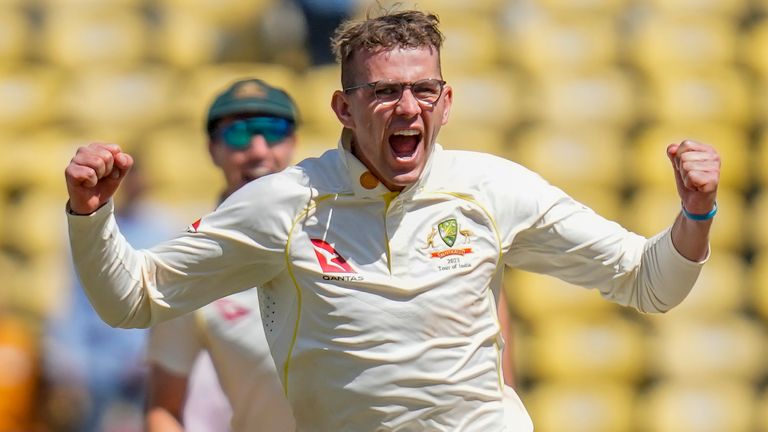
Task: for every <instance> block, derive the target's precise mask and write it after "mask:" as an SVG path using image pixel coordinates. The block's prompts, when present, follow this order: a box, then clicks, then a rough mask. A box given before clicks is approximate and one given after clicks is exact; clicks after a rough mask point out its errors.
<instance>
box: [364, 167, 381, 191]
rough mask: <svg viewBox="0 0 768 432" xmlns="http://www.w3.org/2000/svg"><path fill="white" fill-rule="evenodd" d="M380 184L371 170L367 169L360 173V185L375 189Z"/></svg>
mask: <svg viewBox="0 0 768 432" xmlns="http://www.w3.org/2000/svg"><path fill="white" fill-rule="evenodd" d="M378 185H379V179H377V178H376V176H375V175H373V174H371V172H370V171H366V172H364V173H363V174H361V175H360V186H362V187H364V188H366V189H373V188H375V187H376V186H378Z"/></svg>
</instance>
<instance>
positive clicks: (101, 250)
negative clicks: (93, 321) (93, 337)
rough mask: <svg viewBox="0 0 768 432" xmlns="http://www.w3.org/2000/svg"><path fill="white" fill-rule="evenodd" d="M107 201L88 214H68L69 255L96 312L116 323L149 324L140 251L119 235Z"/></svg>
mask: <svg viewBox="0 0 768 432" xmlns="http://www.w3.org/2000/svg"><path fill="white" fill-rule="evenodd" d="M112 211H113V205H112V203H111V202H110V203H108V204H107V205H105V206H103V207H102V208H100V209H99V210H98V211H96V212H95V213H93V214H92V215H90V216H74V215H69V216H68V221H69V234H70V245H71V248H72V257H73V261H74V264H75V268H76V270H77V273H78V276H79V277H80V281H81V282H82V285H83V289H84V290H85V292H86V294H87V296H88V299H89V300H90V302H91V304H92V305H93V307H94V309H95V310H96V312H98V314H99V316H100V317H101V318H102V319H103V320H104V321H105V322H106V323H108V324H109V325H111V326H115V327H118V326H120V327H145V326H147V325H149V322H150V313H149V311H148V309H149V308H148V307H140V306H141V305H140V303H141V302H146V301H147V296H146V294H144V291H143V290H142V289H141V286H140V284H141V282H142V281H144V280H145V279H146V278H145V277H144V276H143V274H142V273H143V270H142V265H141V263H140V260H141V259H142V258H141V255H140V254H138V253H137V252H136V251H134V250H133V249H132V248H131V247H130V245H129V244H128V242H127V241H126V240H125V239H124V238H123V237H122V235H121V234H120V232H119V231H118V229H117V227H116V222H115V219H114V217H113V215H112Z"/></svg>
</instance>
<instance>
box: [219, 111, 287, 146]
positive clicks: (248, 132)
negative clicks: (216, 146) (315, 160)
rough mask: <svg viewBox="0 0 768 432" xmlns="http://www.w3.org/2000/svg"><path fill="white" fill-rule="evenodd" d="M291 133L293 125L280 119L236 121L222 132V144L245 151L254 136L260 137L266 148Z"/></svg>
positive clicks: (255, 118)
mask: <svg viewBox="0 0 768 432" xmlns="http://www.w3.org/2000/svg"><path fill="white" fill-rule="evenodd" d="M291 133H293V123H292V122H291V121H290V120H288V119H284V118H280V117H252V118H248V119H243V120H237V121H234V122H232V123H231V124H230V125H229V126H227V127H226V128H225V129H224V130H223V132H222V138H224V142H225V143H226V144H227V145H228V146H229V147H230V148H232V149H234V150H245V149H247V148H248V147H249V146H250V144H251V139H253V136H254V135H261V136H262V137H264V141H266V142H267V145H268V146H270V147H271V146H274V145H277V144H279V143H280V142H282V141H283V140H284V139H286V138H287V137H288V136H289V135H290V134H291Z"/></svg>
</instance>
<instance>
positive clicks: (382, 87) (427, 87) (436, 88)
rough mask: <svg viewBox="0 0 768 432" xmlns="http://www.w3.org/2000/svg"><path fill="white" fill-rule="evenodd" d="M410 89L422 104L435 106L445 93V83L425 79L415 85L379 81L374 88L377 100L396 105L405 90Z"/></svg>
mask: <svg viewBox="0 0 768 432" xmlns="http://www.w3.org/2000/svg"><path fill="white" fill-rule="evenodd" d="M405 87H410V88H411V92H412V93H413V96H414V97H415V98H416V99H418V100H420V101H421V102H424V103H428V104H433V103H435V102H437V100H438V99H439V98H440V94H441V93H442V92H443V82H442V81H440V80H438V79H424V80H420V81H416V82H415V83H413V84H403V83H399V82H390V81H379V82H377V83H376V85H375V86H374V87H373V93H374V95H375V96H376V100H378V101H379V102H381V103H395V102H397V101H399V100H400V98H401V97H402V96H403V89H404V88H405Z"/></svg>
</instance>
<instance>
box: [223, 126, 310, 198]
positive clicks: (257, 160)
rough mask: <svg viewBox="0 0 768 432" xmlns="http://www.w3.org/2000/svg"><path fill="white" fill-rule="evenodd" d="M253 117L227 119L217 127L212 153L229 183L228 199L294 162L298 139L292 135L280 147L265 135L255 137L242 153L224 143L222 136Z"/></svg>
mask: <svg viewBox="0 0 768 432" xmlns="http://www.w3.org/2000/svg"><path fill="white" fill-rule="evenodd" d="M249 117H253V116H251V115H242V116H231V117H225V118H223V119H222V120H220V121H219V123H218V124H217V125H216V128H215V132H214V133H213V137H212V138H211V140H210V141H209V145H208V149H209V151H210V153H211V158H212V159H213V162H214V163H215V164H216V166H218V167H219V168H220V169H221V172H222V174H224V180H225V181H226V190H225V192H224V194H225V195H227V196H228V195H230V194H231V193H233V192H234V191H236V190H237V189H239V188H240V187H242V186H243V185H244V184H246V183H248V182H249V181H251V180H255V179H257V178H259V177H262V176H265V175H267V174H272V173H275V172H278V171H282V170H283V169H284V168H285V167H287V166H288V164H289V163H290V161H291V158H292V157H293V150H294V148H295V146H296V136H295V134H294V133H291V134H290V135H288V136H287V137H286V138H284V139H283V140H281V141H278V142H276V143H268V142H267V140H266V139H265V138H264V136H263V135H258V134H256V135H252V136H251V138H250V142H249V143H248V144H247V145H246V146H244V147H243V148H242V149H237V148H233V147H232V146H230V145H227V144H226V143H225V142H224V138H223V137H222V134H221V133H220V132H221V131H222V130H225V129H226V128H227V126H230V125H231V124H232V123H234V122H235V121H237V120H242V119H245V118H249Z"/></svg>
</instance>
